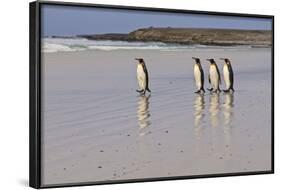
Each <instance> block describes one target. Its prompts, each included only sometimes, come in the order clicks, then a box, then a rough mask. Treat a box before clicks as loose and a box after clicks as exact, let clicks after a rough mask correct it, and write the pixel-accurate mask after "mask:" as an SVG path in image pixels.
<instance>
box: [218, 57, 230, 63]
mask: <svg viewBox="0 0 281 190" xmlns="http://www.w3.org/2000/svg"><path fill="white" fill-rule="evenodd" d="M220 60H224V62H225V63H230V60H229V59H228V58H220Z"/></svg>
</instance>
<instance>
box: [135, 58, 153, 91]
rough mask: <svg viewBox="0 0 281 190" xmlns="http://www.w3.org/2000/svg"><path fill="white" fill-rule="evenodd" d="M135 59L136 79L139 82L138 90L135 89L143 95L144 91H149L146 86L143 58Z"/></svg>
mask: <svg viewBox="0 0 281 190" xmlns="http://www.w3.org/2000/svg"><path fill="white" fill-rule="evenodd" d="M136 60H137V61H138V65H137V79H138V83H139V90H137V92H139V93H141V94H142V95H144V94H145V92H146V91H148V92H151V91H150V89H149V87H148V81H149V80H148V72H147V69H146V66H145V63H144V60H143V59H142V58H136Z"/></svg>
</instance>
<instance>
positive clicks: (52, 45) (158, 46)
mask: <svg viewBox="0 0 281 190" xmlns="http://www.w3.org/2000/svg"><path fill="white" fill-rule="evenodd" d="M42 42H43V43H42V45H43V46H42V52H44V53H54V52H75V51H86V50H101V51H111V50H161V51H186V50H192V51H194V50H198V49H199V50H200V49H208V50H211V51H214V50H220V49H225V50H237V49H249V48H251V46H248V45H243V46H209V45H208V46H207V45H200V44H197V45H179V44H166V43H162V42H127V41H110V40H106V41H103V40H102V41H96V40H87V39H85V38H43V40H42Z"/></svg>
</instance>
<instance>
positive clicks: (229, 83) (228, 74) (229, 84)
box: [220, 58, 234, 92]
mask: <svg viewBox="0 0 281 190" xmlns="http://www.w3.org/2000/svg"><path fill="white" fill-rule="evenodd" d="M220 59H221V60H224V65H223V78H224V82H225V86H226V90H223V91H224V92H230V91H232V92H234V88H233V84H234V76H233V75H234V74H233V70H232V66H231V63H230V60H229V59H228V58H220Z"/></svg>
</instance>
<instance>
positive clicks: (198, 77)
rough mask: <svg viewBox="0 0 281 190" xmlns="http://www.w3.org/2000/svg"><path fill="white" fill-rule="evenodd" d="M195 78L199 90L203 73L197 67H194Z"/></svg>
mask: <svg viewBox="0 0 281 190" xmlns="http://www.w3.org/2000/svg"><path fill="white" fill-rule="evenodd" d="M194 78H195V84H196V87H197V89H198V90H200V88H201V86H202V85H201V72H200V69H199V67H198V66H197V65H194Z"/></svg>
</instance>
